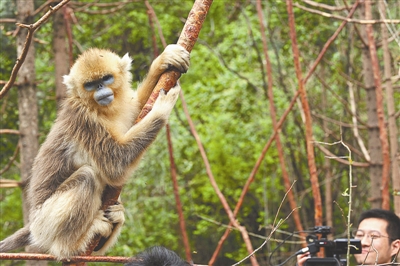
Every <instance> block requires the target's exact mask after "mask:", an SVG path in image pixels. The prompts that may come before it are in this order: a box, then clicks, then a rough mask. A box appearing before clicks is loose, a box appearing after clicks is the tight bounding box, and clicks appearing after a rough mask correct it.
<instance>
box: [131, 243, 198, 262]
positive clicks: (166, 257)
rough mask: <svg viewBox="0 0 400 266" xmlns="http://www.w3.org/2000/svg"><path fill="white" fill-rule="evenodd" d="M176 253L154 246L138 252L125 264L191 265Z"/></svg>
mask: <svg viewBox="0 0 400 266" xmlns="http://www.w3.org/2000/svg"><path fill="white" fill-rule="evenodd" d="M191 265H193V264H191V263H188V262H186V261H184V260H183V259H181V258H180V257H179V256H178V254H176V253H175V252H173V251H172V250H169V249H167V248H165V247H160V246H155V247H151V248H149V249H146V250H145V251H143V252H141V253H139V254H138V255H137V256H135V257H133V258H132V261H131V262H129V263H126V264H125V266H191Z"/></svg>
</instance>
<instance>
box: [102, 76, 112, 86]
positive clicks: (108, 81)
mask: <svg viewBox="0 0 400 266" xmlns="http://www.w3.org/2000/svg"><path fill="white" fill-rule="evenodd" d="M102 80H103V82H104V84H106V85H109V84H111V83H113V82H114V77H113V76H112V75H105V76H104V77H103V78H102Z"/></svg>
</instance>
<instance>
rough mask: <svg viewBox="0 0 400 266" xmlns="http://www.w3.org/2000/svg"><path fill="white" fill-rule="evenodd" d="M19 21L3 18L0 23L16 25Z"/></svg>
mask: <svg viewBox="0 0 400 266" xmlns="http://www.w3.org/2000/svg"><path fill="white" fill-rule="evenodd" d="M15 22H17V20H16V19H15V18H2V19H0V23H15Z"/></svg>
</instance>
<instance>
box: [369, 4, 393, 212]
mask: <svg viewBox="0 0 400 266" xmlns="http://www.w3.org/2000/svg"><path fill="white" fill-rule="evenodd" d="M365 18H366V19H367V20H368V19H372V14H371V2H370V1H365ZM366 31H367V37H368V47H369V52H370V55H371V62H372V70H373V77H374V84H375V93H376V113H377V115H378V127H379V140H380V143H381V147H382V158H383V161H382V162H383V165H382V176H381V178H382V186H381V188H382V191H381V195H382V208H383V209H385V210H389V208H390V202H389V201H390V200H389V169H390V156H389V143H388V138H387V132H386V125H385V114H384V108H383V91H382V85H381V78H380V70H379V62H378V55H377V54H376V46H375V40H374V33H373V29H372V25H371V24H367V26H366Z"/></svg>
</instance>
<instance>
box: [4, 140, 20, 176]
mask: <svg viewBox="0 0 400 266" xmlns="http://www.w3.org/2000/svg"><path fill="white" fill-rule="evenodd" d="M20 147H21V144H20V142H18V144H17V148H16V149H15V151H14V154H13V156H11V158H10V160H9V161H8V163H7V165H6V166H5V167H4V168H3V169H1V170H0V175H2V174H4V173H5V172H7V171H8V169H10V168H11V165H12V164H13V163H14V161H15V160H16V159H17V155H18V152H19V149H20Z"/></svg>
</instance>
